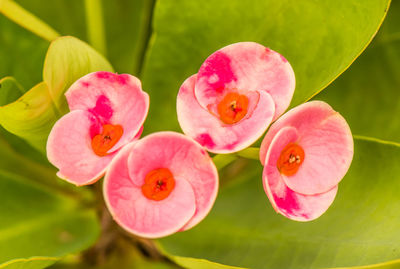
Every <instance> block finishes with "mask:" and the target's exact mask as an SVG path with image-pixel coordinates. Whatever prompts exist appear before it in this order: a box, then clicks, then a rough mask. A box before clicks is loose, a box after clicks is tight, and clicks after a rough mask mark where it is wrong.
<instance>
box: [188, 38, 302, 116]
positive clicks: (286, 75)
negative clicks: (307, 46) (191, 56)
mask: <svg viewBox="0 0 400 269" xmlns="http://www.w3.org/2000/svg"><path fill="white" fill-rule="evenodd" d="M294 88H295V76H294V72H293V69H292V67H291V65H290V64H289V62H288V61H287V60H286V59H285V58H284V57H283V56H282V55H280V54H279V53H277V52H275V51H273V50H271V49H269V48H266V47H264V46H262V45H260V44H257V43H254V42H240V43H235V44H231V45H229V46H226V47H224V48H222V49H220V50H218V51H216V52H214V53H213V54H211V55H210V56H209V57H208V58H207V59H206V60H205V62H204V63H203V64H202V66H201V67H200V70H199V72H198V77H197V82H196V87H195V95H196V99H197V100H198V102H199V103H200V105H201V106H202V107H204V108H208V107H209V105H210V104H216V103H219V101H220V100H221V99H222V98H223V97H224V95H225V94H226V93H227V92H229V91H232V90H237V91H239V93H245V92H247V91H264V92H266V93H268V94H269V95H271V97H272V99H273V100H274V104H275V115H274V119H276V118H278V117H279V116H280V115H281V114H282V113H283V112H284V111H285V110H286V108H287V107H288V106H289V104H290V101H291V99H292V96H293V93H294Z"/></svg>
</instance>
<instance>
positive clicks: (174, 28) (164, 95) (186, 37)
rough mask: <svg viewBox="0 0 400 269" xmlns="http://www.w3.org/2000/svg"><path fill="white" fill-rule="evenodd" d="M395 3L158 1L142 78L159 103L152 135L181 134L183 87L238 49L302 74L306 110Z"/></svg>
mask: <svg viewBox="0 0 400 269" xmlns="http://www.w3.org/2000/svg"><path fill="white" fill-rule="evenodd" d="M388 2H389V1H387V0H352V1H336V0H331V1H296V0H285V1H272V0H257V1H250V2H248V1H232V0H212V1H191V0H186V1H185V0H182V1H175V0H163V1H159V2H158V3H157V5H156V9H155V13H154V21H153V27H154V32H153V36H152V40H151V41H152V42H151V46H150V50H149V51H148V55H147V61H146V65H145V69H144V73H143V83H144V89H145V90H147V91H148V92H149V93H150V97H151V100H152V107H151V108H150V114H149V120H148V121H147V125H146V128H145V130H147V131H155V130H157V131H158V130H165V129H175V130H177V129H178V124H177V120H176V119H175V118H176V116H175V115H176V112H175V99H176V94H177V92H178V89H179V87H180V85H181V84H182V82H183V81H184V80H185V79H186V78H187V77H188V76H190V75H192V74H194V73H196V72H197V70H198V69H199V67H200V65H201V63H202V62H203V61H204V60H205V59H206V58H207V57H208V55H210V54H211V53H212V52H214V51H215V50H217V49H219V48H221V47H223V46H226V45H228V44H231V43H235V42H239V41H255V42H259V43H261V44H263V45H265V46H268V47H270V48H271V49H273V50H276V51H278V52H280V53H281V54H282V55H284V56H285V57H286V58H287V59H288V60H289V62H290V63H291V64H292V66H293V68H294V70H295V74H296V83H297V86H296V91H295V95H294V98H293V102H292V105H297V104H300V103H302V102H304V101H305V100H306V99H308V98H310V97H311V96H312V95H314V94H316V93H317V92H319V91H320V90H321V89H323V88H324V87H326V86H327V85H328V83H330V82H331V81H332V80H333V79H334V78H336V77H337V76H338V75H339V74H340V73H342V72H343V71H344V70H345V69H346V68H347V67H348V66H349V65H350V64H351V63H352V61H353V60H354V59H355V58H356V57H357V56H358V55H359V54H360V53H361V52H362V50H363V49H364V48H365V47H366V46H367V44H368V43H369V42H370V40H371V38H372V37H373V35H374V34H375V33H376V31H377V29H378V28H379V25H380V24H381V22H382V20H383V18H384V16H385V13H386V10H387V8H388ZM367 14H368V15H367ZM350 25H351V27H350ZM171 119H175V120H171Z"/></svg>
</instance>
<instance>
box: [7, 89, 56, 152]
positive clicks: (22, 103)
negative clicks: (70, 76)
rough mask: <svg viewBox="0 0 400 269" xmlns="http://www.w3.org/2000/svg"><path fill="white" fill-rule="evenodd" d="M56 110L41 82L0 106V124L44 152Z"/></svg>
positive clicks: (47, 90) (54, 120)
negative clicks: (14, 99)
mask: <svg viewBox="0 0 400 269" xmlns="http://www.w3.org/2000/svg"><path fill="white" fill-rule="evenodd" d="M57 118H58V117H57V112H56V109H55V107H54V104H53V101H52V99H51V96H50V94H49V89H48V87H47V85H46V83H44V82H41V83H39V84H38V85H36V86H35V87H33V88H32V89H31V90H29V91H28V92H26V93H25V94H24V95H23V96H21V97H20V98H18V99H17V100H16V101H14V102H11V103H9V104H7V105H5V106H2V107H0V124H1V125H2V126H3V127H4V128H5V129H6V130H7V131H9V132H10V133H13V134H15V135H17V136H19V137H21V138H23V139H25V140H26V141H28V142H29V143H30V144H31V145H32V146H34V147H35V148H37V149H38V150H40V151H42V152H44V151H45V148H46V141H47V136H48V135H49V133H50V130H51V126H53V125H54V123H55V122H56V121H57Z"/></svg>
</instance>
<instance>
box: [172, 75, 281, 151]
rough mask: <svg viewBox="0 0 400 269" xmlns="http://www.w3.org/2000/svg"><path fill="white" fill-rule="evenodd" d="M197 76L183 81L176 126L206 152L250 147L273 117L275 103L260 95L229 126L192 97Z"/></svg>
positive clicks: (269, 98) (179, 94)
mask: <svg viewBox="0 0 400 269" xmlns="http://www.w3.org/2000/svg"><path fill="white" fill-rule="evenodd" d="M195 83H196V75H193V76H191V77H189V78H188V79H186V81H185V82H184V83H183V84H182V86H181V88H180V90H179V93H178V98H177V113H178V121H179V124H180V126H181V128H182V130H183V132H184V133H185V134H187V135H188V136H190V137H192V138H194V139H195V140H196V141H197V142H199V143H200V144H201V145H202V146H204V147H205V148H206V149H207V150H208V151H211V152H214V153H231V152H236V151H239V150H241V149H244V148H247V147H248V146H250V145H251V144H253V143H254V142H255V141H256V140H257V139H258V138H259V137H260V136H261V135H262V134H263V133H264V132H265V130H266V129H267V128H268V126H269V124H270V123H271V121H272V117H273V115H274V104H273V100H272V98H271V96H270V95H269V94H268V93H266V92H263V91H261V92H259V93H258V94H259V100H258V102H257V104H256V105H254V106H255V108H254V110H253V113H252V114H251V115H250V116H249V117H246V118H244V119H243V120H241V121H239V122H238V123H236V124H233V125H228V124H224V123H223V122H221V121H220V120H219V119H218V118H217V117H215V116H214V115H213V114H211V113H210V112H209V111H208V110H206V109H204V108H203V107H202V106H200V104H199V103H198V102H197V100H196V98H195V95H194V87H195Z"/></svg>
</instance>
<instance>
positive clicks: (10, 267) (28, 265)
mask: <svg viewBox="0 0 400 269" xmlns="http://www.w3.org/2000/svg"><path fill="white" fill-rule="evenodd" d="M58 260H59V258H54V257H32V258H28V259H15V260H11V261H9V262H7V263H3V264H2V265H0V269H39V268H46V267H48V266H49V265H52V264H54V263H55V262H56V261H58Z"/></svg>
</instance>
